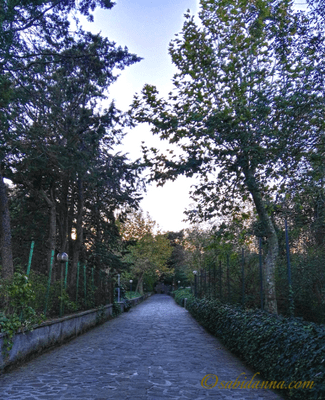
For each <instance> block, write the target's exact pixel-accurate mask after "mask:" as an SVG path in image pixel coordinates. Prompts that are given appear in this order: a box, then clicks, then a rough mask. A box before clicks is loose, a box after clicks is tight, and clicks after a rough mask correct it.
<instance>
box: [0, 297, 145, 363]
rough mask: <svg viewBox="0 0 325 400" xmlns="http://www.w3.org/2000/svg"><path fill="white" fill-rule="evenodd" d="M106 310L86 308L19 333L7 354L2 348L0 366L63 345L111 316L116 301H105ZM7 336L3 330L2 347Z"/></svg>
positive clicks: (0, 336)
mask: <svg viewBox="0 0 325 400" xmlns="http://www.w3.org/2000/svg"><path fill="white" fill-rule="evenodd" d="M149 295H150V294H149ZM149 295H147V294H145V295H144V296H141V297H137V298H135V299H132V300H130V302H131V304H132V306H134V305H136V304H139V303H141V302H142V301H143V300H145V299H146V298H147V297H148V296H149ZM120 306H121V311H122V312H123V311H124V307H123V303H120ZM103 310H104V315H103V311H102V310H99V309H93V310H87V311H83V312H80V313H78V314H73V315H68V316H66V317H62V318H58V319H55V320H52V321H46V322H43V323H42V324H40V325H38V326H36V327H35V328H34V330H33V331H28V332H20V333H17V334H16V335H15V336H14V338H13V346H12V349H11V350H10V352H9V354H7V355H6V356H5V357H4V354H3V352H2V351H0V370H4V369H6V368H8V367H9V366H12V365H15V364H19V363H21V362H23V361H24V360H26V359H28V358H31V357H32V356H33V355H35V354H40V353H42V352H44V351H45V350H47V349H49V348H51V347H53V346H57V345H60V344H62V343H63V342H65V341H67V340H69V339H72V338H73V337H76V336H78V335H80V334H82V333H84V332H86V331H87V330H89V329H91V328H92V327H94V326H96V325H97V324H98V323H99V322H103V321H106V320H108V319H109V318H110V317H111V316H112V313H113V305H112V304H109V305H106V306H104V309H103ZM4 336H5V335H4V334H1V333H0V349H2V346H3V341H4Z"/></svg>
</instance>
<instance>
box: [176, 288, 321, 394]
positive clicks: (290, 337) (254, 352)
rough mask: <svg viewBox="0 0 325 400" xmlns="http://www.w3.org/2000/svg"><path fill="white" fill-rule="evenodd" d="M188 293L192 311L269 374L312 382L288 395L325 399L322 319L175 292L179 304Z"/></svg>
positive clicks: (274, 377)
mask: <svg viewBox="0 0 325 400" xmlns="http://www.w3.org/2000/svg"><path fill="white" fill-rule="evenodd" d="M185 297H187V299H188V300H187V309H188V310H189V311H190V313H191V314H192V315H193V317H194V318H196V319H197V320H198V322H199V323H200V324H201V325H203V326H204V327H205V328H206V329H207V330H208V331H210V332H211V333H212V334H214V335H215V336H217V337H218V338H220V339H221V340H222V341H223V343H224V344H225V345H226V346H227V347H228V348H229V350H230V351H232V352H233V353H234V354H236V355H238V356H239V357H241V358H242V359H243V360H244V361H245V362H246V363H247V364H248V365H250V366H251V367H252V368H253V369H254V370H255V371H258V372H260V373H261V374H262V375H263V376H264V378H265V379H266V380H269V381H277V382H280V381H285V382H286V383H287V384H288V383H289V382H292V381H296V382H298V381H313V382H314V387H313V388H312V389H291V390H289V389H288V390H287V391H286V394H287V395H288V397H290V398H291V399H299V400H300V399H301V400H306V399H313V400H314V399H315V400H316V399H317V400H322V399H325V383H324V382H325V326H324V325H317V324H315V323H312V322H305V321H303V320H302V319H300V318H285V317H281V316H277V315H273V314H269V313H266V312H262V311H260V310H258V311H256V310H243V309H242V308H241V307H234V306H230V305H227V304H222V303H221V302H220V301H219V300H209V299H200V300H199V299H195V298H194V297H193V296H192V295H190V294H189V293H188V292H187V293H186V292H184V291H176V292H175V300H176V301H177V303H178V304H182V299H183V298H185Z"/></svg>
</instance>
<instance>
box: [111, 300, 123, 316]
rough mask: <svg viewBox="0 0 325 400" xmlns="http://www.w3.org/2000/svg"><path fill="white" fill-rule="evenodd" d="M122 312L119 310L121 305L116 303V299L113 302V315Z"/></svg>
mask: <svg viewBox="0 0 325 400" xmlns="http://www.w3.org/2000/svg"><path fill="white" fill-rule="evenodd" d="M121 313H122V311H121V306H120V305H119V303H117V302H116V301H114V302H113V313H112V315H113V317H117V316H118V315H120V314H121Z"/></svg>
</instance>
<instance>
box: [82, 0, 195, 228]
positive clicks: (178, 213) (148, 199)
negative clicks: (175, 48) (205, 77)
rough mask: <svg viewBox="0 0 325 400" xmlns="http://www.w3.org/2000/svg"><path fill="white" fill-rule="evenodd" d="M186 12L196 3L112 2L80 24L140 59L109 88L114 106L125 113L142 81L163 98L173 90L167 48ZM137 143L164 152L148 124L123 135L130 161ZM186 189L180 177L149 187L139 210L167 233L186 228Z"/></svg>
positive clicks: (181, 0) (136, 152)
mask: <svg viewBox="0 0 325 400" xmlns="http://www.w3.org/2000/svg"><path fill="white" fill-rule="evenodd" d="M188 9H190V10H191V13H193V14H195V13H197V11H198V1H197V0H177V1H175V0H174V1H172V0H164V1H160V0H155V1H150V0H137V1H131V0H116V5H115V6H114V7H113V8H112V9H111V10H108V11H103V10H97V11H96V12H95V14H94V17H95V21H94V22H93V23H89V24H88V23H86V22H85V21H82V25H83V27H84V28H85V29H87V30H91V31H92V32H94V33H95V32H96V33H97V32H99V31H100V32H101V33H102V35H103V36H106V37H107V38H108V39H109V40H111V41H115V42H116V44H117V45H121V46H122V47H124V46H127V47H128V49H129V51H130V52H131V53H135V54H137V55H138V56H140V57H142V58H143V60H142V61H140V62H139V63H137V64H135V65H132V66H130V67H127V68H126V69H125V70H124V71H122V72H121V75H120V77H119V78H118V80H117V82H116V83H115V84H114V85H113V86H112V87H111V89H110V99H112V98H114V99H115V101H116V106H117V107H118V108H120V109H121V110H124V111H126V110H127V109H128V107H129V105H130V104H131V102H132V99H133V96H134V94H135V93H136V92H137V93H140V92H141V90H142V88H143V86H144V85H145V84H146V83H148V84H152V85H156V86H157V88H158V90H159V92H160V93H161V94H162V95H163V96H166V95H167V94H168V92H169V91H170V90H171V89H172V84H171V79H172V77H173V74H174V73H175V72H176V69H175V68H174V66H173V65H172V63H171V59H170V56H169V54H168V45H169V42H170V41H171V40H172V39H173V38H174V35H175V34H176V33H178V32H180V31H181V29H182V26H183V21H184V14H185V13H186V11H187V10H188ZM141 141H145V142H146V144H147V145H148V146H156V147H161V148H162V147H164V148H166V145H164V146H163V145H162V144H161V142H160V141H159V139H158V138H157V137H152V135H151V133H150V129H149V127H148V126H144V125H142V126H138V127H137V128H135V129H133V130H132V131H130V132H129V133H128V134H127V136H126V138H125V139H124V146H123V148H122V149H121V150H122V151H123V152H128V153H129V156H130V158H131V159H135V158H138V157H141V147H140V146H141ZM190 185H191V180H189V179H186V178H183V177H181V178H179V179H177V180H176V181H175V182H169V183H167V184H166V185H165V186H164V187H159V188H156V187H155V185H154V184H153V185H151V186H150V187H148V192H147V194H146V195H145V198H144V200H143V201H142V203H141V207H142V209H143V210H144V211H145V212H149V214H150V216H151V218H152V219H154V220H155V221H156V222H157V223H158V225H159V226H160V228H161V229H163V230H165V231H167V230H171V231H178V230H180V229H182V228H185V227H188V226H189V224H187V223H184V222H182V219H184V214H183V211H184V210H185V208H186V207H188V205H189V204H190V202H191V201H190V199H189V194H188V193H189V188H190Z"/></svg>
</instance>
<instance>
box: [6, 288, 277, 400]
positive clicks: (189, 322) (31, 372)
mask: <svg viewBox="0 0 325 400" xmlns="http://www.w3.org/2000/svg"><path fill="white" fill-rule="evenodd" d="M207 374H213V375H216V376H218V378H219V382H218V385H217V386H219V383H220V381H225V382H228V381H235V380H236V378H237V377H239V376H240V378H239V379H238V380H241V381H244V380H247V382H248V381H250V380H251V378H252V377H253V375H254V373H253V372H251V371H250V370H249V369H247V368H246V367H245V366H244V365H243V364H242V363H241V362H240V361H239V360H238V359H237V358H236V357H234V356H233V355H231V354H230V353H229V352H228V351H227V350H226V349H224V347H223V346H222V345H221V344H220V342H219V341H218V340H217V339H216V338H214V337H213V336H212V335H210V334H208V333H207V332H206V331H205V330H204V329H203V328H202V327H201V326H200V325H199V324H198V323H197V322H196V321H195V320H194V319H193V318H192V316H191V315H190V314H189V313H188V312H187V311H186V310H184V309H183V308H181V307H179V306H178V305H177V304H176V303H175V302H174V300H173V299H172V298H171V297H169V296H166V295H155V296H152V297H151V298H149V299H148V300H146V301H145V302H144V303H142V304H140V305H138V306H136V307H135V308H133V309H131V310H130V311H129V312H128V313H124V314H122V315H121V316H119V317H118V318H116V319H114V320H112V321H108V322H106V323H105V324H103V325H101V326H99V327H97V328H95V329H93V330H91V331H89V332H87V333H86V334H84V335H82V336H80V337H78V338H76V339H74V340H73V341H71V342H69V343H67V344H65V345H63V346H61V347H59V348H57V349H54V350H52V351H51V352H49V353H46V354H43V355H41V356H40V357H38V358H37V359H35V360H32V361H30V362H29V363H27V364H25V365H23V366H22V367H20V368H18V369H16V370H14V371H12V372H10V373H7V374H4V375H1V376H0V399H4V400H14V399H15V400H22V399H23V400H32V399H33V400H41V399H55V400H59V399H62V400H63V399H64V400H68V399H71V400H76V399H89V400H93V399H96V400H104V399H116V400H127V399H130V400H140V399H141V400H161V399H171V400H180V399H190V400H200V399H206V398H213V399H214V398H215V399H217V398H218V399H222V400H234V399H237V400H239V399H240V400H248V399H256V400H262V399H263V400H264V399H265V400H281V397H279V395H277V394H275V393H274V392H272V391H268V390H265V389H240V388H238V389H220V388H218V387H214V388H211V389H206V388H203V387H202V385H201V380H202V378H203V377H204V376H206V375H207ZM257 379H258V380H260V378H258V377H257ZM214 380H215V377H211V379H209V380H208V382H207V383H208V384H212V383H213V382H214Z"/></svg>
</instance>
